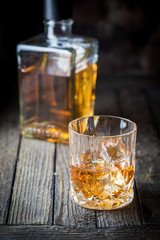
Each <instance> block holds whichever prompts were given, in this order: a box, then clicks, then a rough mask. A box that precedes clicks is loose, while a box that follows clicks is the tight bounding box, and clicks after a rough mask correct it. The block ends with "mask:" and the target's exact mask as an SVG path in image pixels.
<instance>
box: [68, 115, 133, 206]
mask: <svg viewBox="0 0 160 240" xmlns="http://www.w3.org/2000/svg"><path fill="white" fill-rule="evenodd" d="M135 145H136V124H135V123H133V122H131V121H130V120H127V119H124V118H119V117H112V116H91V117H84V118H79V119H76V120H74V121H72V122H71V123H70V124H69V148H70V195H71V199H72V200H73V201H74V202H75V203H77V204H79V205H81V206H83V207H86V208H91V209H99V210H104V209H106V210H111V209H116V208H121V207H124V206H126V205H128V204H129V203H130V202H131V201H132V200H133V197H134V191H133V184H134V173H135Z"/></svg>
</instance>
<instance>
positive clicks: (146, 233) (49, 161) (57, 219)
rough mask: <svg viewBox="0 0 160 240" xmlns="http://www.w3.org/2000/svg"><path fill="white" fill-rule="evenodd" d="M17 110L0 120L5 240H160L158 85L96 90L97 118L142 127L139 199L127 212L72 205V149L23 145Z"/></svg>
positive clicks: (130, 82)
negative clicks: (119, 118) (113, 117)
mask: <svg viewBox="0 0 160 240" xmlns="http://www.w3.org/2000/svg"><path fill="white" fill-rule="evenodd" d="M16 106H17V105H16ZM16 106H14V104H13V105H12V104H11V106H8V108H7V109H6V111H4V112H3V114H2V115H1V117H0V224H1V225H0V239H2V240H6V239H16V240H17V239H29V240H32V239H53V238H54V239H116V240H117V239H122V240H123V239H127V240H128V239H141V240H142V239H156V240H158V239H160V87H159V81H158V80H156V79H152V78H147V79H138V78H133V79H125V78H124V79H121V78H120V79H119V78H117V79H114V81H112V79H109V80H103V79H102V81H101V83H98V84H97V100H96V113H97V114H112V115H119V116H123V117H127V118H130V119H132V120H133V121H135V122H136V123H137V125H138V139H137V158H136V179H135V198H134V201H133V203H132V204H130V205H129V206H128V207H126V208H124V209H121V210H114V211H94V210H87V209H84V208H81V207H80V206H77V205H75V204H74V203H72V202H71V200H70V197H69V194H68V189H69V180H68V176H69V168H68V159H69V155H68V145H63V144H53V143H47V142H44V141H40V140H34V139H26V138H23V137H21V136H20V133H19V128H18V125H19V117H18V107H16Z"/></svg>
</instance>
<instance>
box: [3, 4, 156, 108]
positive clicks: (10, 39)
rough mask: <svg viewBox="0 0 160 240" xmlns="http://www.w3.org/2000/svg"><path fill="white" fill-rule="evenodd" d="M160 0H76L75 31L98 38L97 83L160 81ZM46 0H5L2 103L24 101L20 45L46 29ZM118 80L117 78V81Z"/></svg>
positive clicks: (74, 12)
mask: <svg viewBox="0 0 160 240" xmlns="http://www.w3.org/2000/svg"><path fill="white" fill-rule="evenodd" d="M158 2H159V1H144V0H128V1H127V0H75V2H74V9H73V18H74V27H73V32H74V33H76V34H80V35H88V36H93V37H96V38H98V40H99V44H100V48H99V63H98V66H99V70H98V80H97V85H98V84H100V83H101V82H103V81H105V82H107V83H108V84H109V85H112V83H114V82H115V83H116V84H118V81H119V82H120V81H121V79H126V81H128V84H129V81H130V79H131V78H132V79H134V78H135V79H136V78H137V79H143V81H144V84H145V81H146V79H148V78H149V79H151V81H152V80H153V81H159V80H160V77H159V76H160V14H159V7H158ZM42 5H43V4H42V0H41V1H40V0H39V1H34V0H32V1H31V0H28V1H19V0H17V1H10V2H8V1H1V14H0V70H1V79H0V84H1V87H0V89H1V94H0V107H1V109H2V108H4V107H6V105H7V104H9V103H10V102H12V101H13V99H16V100H17V99H18V80H17V62H16V45H17V43H18V42H20V41H22V40H25V39H27V38H29V37H32V36H34V35H36V34H39V33H41V32H43V6H42ZM114 80H115V81H114Z"/></svg>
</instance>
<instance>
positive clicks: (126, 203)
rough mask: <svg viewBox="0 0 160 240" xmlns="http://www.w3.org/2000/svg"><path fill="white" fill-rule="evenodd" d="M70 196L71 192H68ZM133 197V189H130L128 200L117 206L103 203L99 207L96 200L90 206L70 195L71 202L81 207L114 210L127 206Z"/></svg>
mask: <svg viewBox="0 0 160 240" xmlns="http://www.w3.org/2000/svg"><path fill="white" fill-rule="evenodd" d="M70 196H71V194H70ZM133 199H134V190H133V191H132V194H131V195H130V196H129V199H128V201H126V202H125V203H122V204H120V205H119V206H107V205H104V204H103V206H102V207H99V206H97V203H96V202H95V204H94V206H93V205H92V206H90V205H88V204H86V203H84V204H83V203H79V202H78V201H76V199H75V198H73V197H72V196H71V200H72V202H74V203H75V204H76V205H79V206H81V207H83V208H87V209H92V210H115V209H122V208H124V207H127V206H128V205H129V204H131V202H132V201H133Z"/></svg>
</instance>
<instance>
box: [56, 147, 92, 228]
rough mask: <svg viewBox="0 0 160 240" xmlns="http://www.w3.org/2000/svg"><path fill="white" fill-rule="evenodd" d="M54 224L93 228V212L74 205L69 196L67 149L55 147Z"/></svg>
mask: <svg viewBox="0 0 160 240" xmlns="http://www.w3.org/2000/svg"><path fill="white" fill-rule="evenodd" d="M54 209H55V211H54V213H55V214H54V224H56V225H64V226H72V227H76V228H84V229H85V228H95V227H96V217H95V211H93V210H88V209H85V208H82V207H80V206H78V205H76V204H74V203H73V202H72V201H71V199H70V196H69V147H68V145H63V144H58V145H57V161H56V175H55V203H54Z"/></svg>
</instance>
